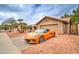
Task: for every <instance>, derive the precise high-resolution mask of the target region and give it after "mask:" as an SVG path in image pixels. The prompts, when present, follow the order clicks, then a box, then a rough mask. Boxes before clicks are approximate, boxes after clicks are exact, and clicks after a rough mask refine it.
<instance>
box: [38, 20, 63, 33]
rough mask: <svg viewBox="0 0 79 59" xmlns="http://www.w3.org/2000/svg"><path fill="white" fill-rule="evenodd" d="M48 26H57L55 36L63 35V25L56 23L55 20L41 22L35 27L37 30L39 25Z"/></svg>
mask: <svg viewBox="0 0 79 59" xmlns="http://www.w3.org/2000/svg"><path fill="white" fill-rule="evenodd" d="M49 24H52V26H53V24H58V26H56V27H57V34H63V33H64V31H63V26H64V23H63V22H60V21H57V20H51V19H49V20H48V21H45V20H43V21H41V22H40V23H39V24H38V25H37V29H39V28H40V26H41V25H49ZM54 28H55V27H54Z"/></svg>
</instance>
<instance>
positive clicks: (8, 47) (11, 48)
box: [0, 33, 21, 54]
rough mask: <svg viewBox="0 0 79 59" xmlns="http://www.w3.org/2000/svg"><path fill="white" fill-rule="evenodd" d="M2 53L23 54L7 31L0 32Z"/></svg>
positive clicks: (0, 52)
mask: <svg viewBox="0 0 79 59" xmlns="http://www.w3.org/2000/svg"><path fill="white" fill-rule="evenodd" d="M0 54H21V51H20V50H19V49H18V48H17V47H16V45H14V43H13V42H12V40H11V39H10V38H9V37H8V35H7V34H6V33H0Z"/></svg>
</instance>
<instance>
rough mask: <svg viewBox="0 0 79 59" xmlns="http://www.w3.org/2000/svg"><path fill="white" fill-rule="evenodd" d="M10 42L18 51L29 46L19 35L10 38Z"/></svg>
mask: <svg viewBox="0 0 79 59" xmlns="http://www.w3.org/2000/svg"><path fill="white" fill-rule="evenodd" d="M11 40H12V42H13V43H14V45H15V46H17V47H18V48H19V49H20V50H24V49H27V48H28V47H29V46H30V45H29V44H28V43H26V42H25V39H24V36H23V35H19V36H16V37H12V38H11Z"/></svg>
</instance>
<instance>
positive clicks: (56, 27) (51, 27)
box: [40, 24, 58, 31]
mask: <svg viewBox="0 0 79 59" xmlns="http://www.w3.org/2000/svg"><path fill="white" fill-rule="evenodd" d="M40 28H43V29H50V30H54V31H57V30H58V25H57V24H54V25H41V26H40Z"/></svg>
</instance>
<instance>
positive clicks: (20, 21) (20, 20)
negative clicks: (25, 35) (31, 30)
mask: <svg viewBox="0 0 79 59" xmlns="http://www.w3.org/2000/svg"><path fill="white" fill-rule="evenodd" d="M18 21H19V24H20V26H21V30H20V32H21V33H22V32H23V31H22V21H23V19H18Z"/></svg>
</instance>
